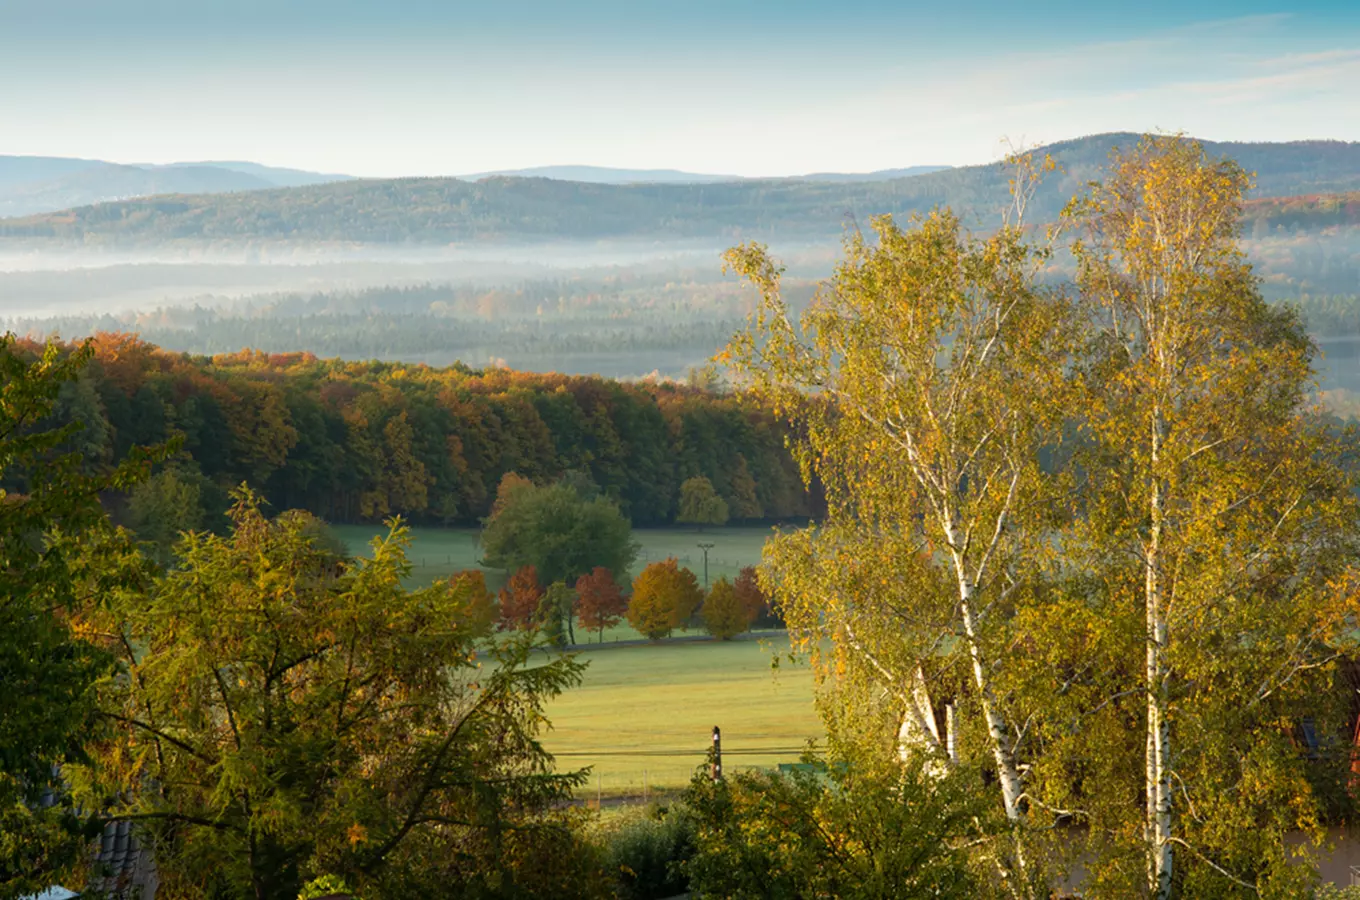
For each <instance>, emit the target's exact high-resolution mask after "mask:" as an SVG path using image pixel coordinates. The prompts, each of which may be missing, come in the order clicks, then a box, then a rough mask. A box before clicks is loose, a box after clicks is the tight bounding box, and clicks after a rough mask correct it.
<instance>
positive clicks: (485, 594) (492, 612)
mask: <svg viewBox="0 0 1360 900" xmlns="http://www.w3.org/2000/svg"><path fill="white" fill-rule="evenodd" d="M449 583H450V584H452V585H453V588H454V590H456V591H459V592H464V591H465V592H466V593H467V597H468V599H467V618H466V621H467V623H468V625H469V627H471V628H473V629H475V630H477V631H479V632H482V631H489V630H490V629H491V626H492V625H494V624H495V623H496V616H497V612H496V598H495V596H493V595H492V593H491V592H490V591H489V590H487V589H486V574H485V573H484V572H482V570H481V569H464V570H462V571H461V572H455V573H454V574H453V577H452V578H450V579H449Z"/></svg>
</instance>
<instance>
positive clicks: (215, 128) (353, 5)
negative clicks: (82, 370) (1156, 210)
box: [0, 0, 1360, 177]
mask: <svg viewBox="0 0 1360 900" xmlns="http://www.w3.org/2000/svg"><path fill="white" fill-rule="evenodd" d="M0 85H2V86H3V87H0V154H32V155H52V156H78V157H86V158H98V159H109V160H113V161H117V162H128V163H137V162H142V163H164V162H173V161H185V160H251V161H255V162H261V163H266V164H271V165H281V166H291V167H297V168H303V169H311V170H316V171H325V172H343V173H347V174H353V175H363V176H373V177H386V176H400V175H452V174H464V173H470V172H480V171H487V170H494V169H511V168H520V167H528V166H539V165H565V164H589V165H600V166H618V167H627V168H677V169H685V170H688V171H695V172H710V173H720V174H734V175H794V174H805V173H809V172H821V171H842V172H859V171H872V170H875V169H881V168H890V167H898V166H909V165H929V164H939V165H962V164H969V163H981V162H988V161H991V160H994V159H996V158H998V157H999V156H1000V155H1002V153H1003V150H1004V146H1005V142H1006V141H1009V142H1010V143H1012V144H1027V145H1032V144H1036V143H1047V142H1050V141H1055V140H1063V139H1066V138H1072V137H1078V136H1081V135H1084V134H1093V133H1098V132H1105V131H1148V130H1165V131H1183V132H1186V133H1189V134H1193V135H1195V136H1198V137H1202V138H1206V139H1210V140H1271V141H1276V140H1299V139H1309V138H1334V139H1341V140H1352V141H1356V140H1360V0H1293V2H1288V3H1286V2H1279V0H1233V2H1227V0H1208V2H1195V0H1178V2H1173V0H1143V2H1138V3H1130V2H1125V0H1105V2H1099V0H1030V2H1027V3H1019V4H1017V3H1013V2H1009V0H985V2H966V0H959V2H940V0H936V2H931V3H918V2H914V0H896V2H878V0H836V2H816V3H814V2H807V0H725V2H719V0H671V2H649V0H633V2H616V0H591V2H574V3H573V2H566V0H556V2H549V0H497V2H485V0H483V2H478V3H468V2H463V0H439V2H435V0H431V2H411V0H385V2H372V0H363V2H360V0H0Z"/></svg>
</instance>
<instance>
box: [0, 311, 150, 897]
mask: <svg viewBox="0 0 1360 900" xmlns="http://www.w3.org/2000/svg"><path fill="white" fill-rule="evenodd" d="M89 358H90V351H89V349H88V347H82V348H80V349H78V350H75V351H74V352H71V353H69V354H68V353H63V352H62V351H61V349H60V348H58V347H57V346H55V345H51V346H48V347H46V348H45V349H41V348H38V349H26V348H22V347H19V346H16V343H15V340H14V337H13V336H12V335H5V336H4V337H0V685H3V686H4V688H3V690H4V693H5V699H4V702H3V703H0V897H15V896H23V895H30V894H35V893H39V892H41V891H43V890H45V889H47V888H48V887H50V886H51V885H52V884H53V883H54V881H55V880H56V878H55V873H56V872H59V871H60V870H61V869H62V868H63V867H65V866H67V865H69V864H71V863H72V862H73V861H74V860H76V859H77V858H78V857H79V856H80V855H81V854H82V852H83V850H84V846H85V844H84V840H85V838H86V837H88V824H89V819H88V816H89V813H90V810H89V809H88V808H86V809H85V811H84V812H83V813H81V812H80V811H79V808H78V807H77V806H76V805H75V804H74V803H73V802H72V800H71V799H70V797H69V795H68V794H67V792H66V791H65V790H64V788H63V786H62V774H61V773H62V768H61V767H63V766H65V765H68V764H71V763H74V762H78V761H80V760H82V759H83V758H84V750H83V746H82V745H83V743H84V741H85V740H86V739H87V738H88V737H89V736H90V735H91V734H92V733H93V732H94V730H95V726H96V718H95V695H94V691H93V687H94V684H95V682H96V679H97V678H98V677H99V676H100V675H101V674H102V673H104V672H105V671H107V669H108V665H109V662H110V659H109V657H108V656H107V654H105V653H104V652H102V651H101V650H100V649H99V648H98V647H96V646H95V645H94V644H92V643H91V642H89V641H88V640H86V639H85V638H86V637H87V635H86V634H84V633H83V632H79V631H73V628H72V620H71V613H72V611H73V609H74V608H75V607H77V606H79V605H80V603H81V600H82V599H83V598H82V597H81V595H80V594H79V593H78V592H77V584H76V582H77V580H78V572H79V565H78V563H76V562H75V561H74V558H75V557H77V556H78V554H79V550H80V547H81V545H82V544H86V543H89V542H91V541H93V540H95V539H96V536H97V535H98V534H101V533H103V532H104V531H105V530H106V528H107V521H106V519H105V517H104V513H103V510H102V508H101V507H100V504H99V494H100V493H101V492H102V491H104V490H108V489H123V488H127V487H129V486H131V484H132V483H133V481H134V480H135V478H134V475H135V472H136V470H137V469H138V468H140V467H139V466H138V465H137V463H138V462H139V460H140V457H139V458H134V459H133V460H131V461H130V462H129V463H128V464H125V465H124V466H123V467H122V468H121V469H119V470H117V471H115V472H113V473H111V474H110V473H102V474H90V472H89V468H90V467H89V460H86V459H84V458H82V456H81V455H80V452H79V448H80V447H81V446H83V444H82V441H83V440H84V438H83V437H82V435H85V434H86V432H84V431H83V430H82V423H81V421H80V417H75V418H74V419H73V420H72V421H68V422H67V423H66V424H65V425H60V424H58V423H56V422H54V421H53V420H52V419H51V418H50V417H51V416H52V415H53V413H54V410H55V409H56V407H57V405H58V401H59V398H60V397H61V396H62V392H63V389H64V388H65V387H66V386H68V385H71V384H73V383H76V380H77V379H78V378H79V375H80V372H81V371H82V370H83V369H84V367H85V365H86V363H87V362H88V360H89ZM96 433H97V432H96ZM73 448H74V449H73ZM114 582H115V580H114V579H112V578H110V579H107V580H106V581H105V582H104V583H103V584H102V585H100V586H98V587H99V591H98V594H97V596H96V598H95V599H97V600H103V599H104V595H105V592H106V591H107V590H109V589H112V588H114V587H115V586H116V585H115V583H114Z"/></svg>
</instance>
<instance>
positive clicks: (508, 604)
mask: <svg viewBox="0 0 1360 900" xmlns="http://www.w3.org/2000/svg"><path fill="white" fill-rule="evenodd" d="M542 598H543V589H542V588H541V587H539V586H538V570H537V569H535V568H534V567H533V566H525V567H523V568H522V569H520V570H519V571H518V572H516V573H515V574H514V575H511V576H510V580H509V581H508V582H506V584H505V587H503V588H501V593H500V600H501V630H502V631H507V630H509V629H512V628H514V629H518V630H520V631H527V630H528V629H530V628H533V627H534V624H535V620H536V618H537V616H538V603H539V600H541V599H542Z"/></svg>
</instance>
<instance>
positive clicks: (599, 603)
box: [576, 566, 628, 643]
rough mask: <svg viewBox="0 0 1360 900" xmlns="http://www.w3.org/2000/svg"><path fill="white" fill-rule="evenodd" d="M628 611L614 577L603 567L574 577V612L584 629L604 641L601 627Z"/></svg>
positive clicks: (618, 618) (613, 623)
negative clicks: (590, 630) (594, 632)
mask: <svg viewBox="0 0 1360 900" xmlns="http://www.w3.org/2000/svg"><path fill="white" fill-rule="evenodd" d="M627 610H628V600H627V598H625V597H624V596H623V589H622V588H620V587H619V586H618V584H616V583H615V581H614V576H613V575H612V574H611V573H610V571H609V570H608V569H606V568H605V567H604V566H596V567H595V569H594V571H592V572H589V573H587V574H585V575H582V576H581V577H580V578H578V579H576V615H577V617H578V618H579V619H580V621H581V624H582V625H583V626H585V627H586V628H593V629H595V631H597V632H598V633H599V635H600V642H601V643H603V642H604V630H605V629H606V628H611V627H613V626H615V625H617V624H618V623H619V620H620V619H622V618H623V614H624V613H625V612H627Z"/></svg>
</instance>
